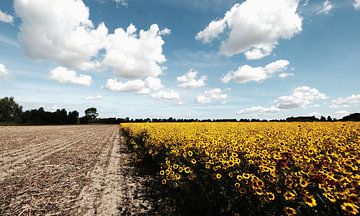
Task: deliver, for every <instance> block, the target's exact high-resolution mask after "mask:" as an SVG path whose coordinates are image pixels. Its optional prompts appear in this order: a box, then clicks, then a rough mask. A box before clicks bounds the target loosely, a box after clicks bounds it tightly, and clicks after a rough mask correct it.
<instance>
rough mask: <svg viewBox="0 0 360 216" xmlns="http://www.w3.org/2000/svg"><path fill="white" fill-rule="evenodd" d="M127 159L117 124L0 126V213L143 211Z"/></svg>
mask: <svg viewBox="0 0 360 216" xmlns="http://www.w3.org/2000/svg"><path fill="white" fill-rule="evenodd" d="M132 161H133V155H132V153H131V152H130V151H129V150H128V148H127V146H126V145H125V142H124V139H123V137H122V136H121V134H120V132H119V127H118V126H117V125H115V126H114V125H86V126H24V127H17V126H16V127H0V189H1V190H0V215H139V214H145V215H146V213H147V212H149V211H150V210H151V204H150V203H149V202H148V201H147V200H146V197H145V196H143V195H141V193H142V191H143V188H142V187H143V184H144V183H145V182H146V181H148V179H143V178H142V177H139V176H135V175H134V172H132V171H131V170H133V167H132V166H133V165H132V164H133V163H132Z"/></svg>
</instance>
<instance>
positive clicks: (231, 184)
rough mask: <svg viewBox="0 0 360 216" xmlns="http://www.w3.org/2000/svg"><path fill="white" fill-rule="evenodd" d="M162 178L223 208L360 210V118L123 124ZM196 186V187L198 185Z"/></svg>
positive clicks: (226, 211) (241, 211)
mask: <svg viewBox="0 0 360 216" xmlns="http://www.w3.org/2000/svg"><path fill="white" fill-rule="evenodd" d="M121 128H122V131H123V134H124V136H125V138H126V140H127V142H128V144H129V145H131V147H132V148H133V149H134V151H135V152H136V153H137V155H138V156H139V158H141V157H143V158H144V157H148V158H151V159H152V160H153V161H155V162H156V164H157V167H156V169H157V176H158V178H159V184H163V187H167V188H171V189H173V190H174V191H177V192H178V193H179V194H182V195H184V194H187V195H189V194H192V195H193V196H194V199H193V201H194V202H197V204H199V205H200V204H201V203H202V202H201V200H207V202H206V203H207V204H206V205H207V206H205V208H209V209H211V211H217V214H222V215H310V214H313V215H358V214H359V211H360V198H359V195H360V194H359V192H360V172H359V165H360V123H354V122H348V123H344V122H331V123H324V122H315V123H287V122H281V123H279V122H276V123H275V122H257V123H215V122H214V123H212V122H208V123H200V122H194V123H123V124H121ZM194 191H196V192H194Z"/></svg>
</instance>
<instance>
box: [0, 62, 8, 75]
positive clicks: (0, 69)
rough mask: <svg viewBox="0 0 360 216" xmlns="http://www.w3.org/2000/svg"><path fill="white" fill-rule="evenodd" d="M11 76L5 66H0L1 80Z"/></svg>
mask: <svg viewBox="0 0 360 216" xmlns="http://www.w3.org/2000/svg"><path fill="white" fill-rule="evenodd" d="M8 75H9V71H8V70H7V69H6V67H5V65H3V64H0V78H2V77H6V76H8Z"/></svg>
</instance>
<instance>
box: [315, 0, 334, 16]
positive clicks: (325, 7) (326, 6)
mask: <svg viewBox="0 0 360 216" xmlns="http://www.w3.org/2000/svg"><path fill="white" fill-rule="evenodd" d="M332 9H333V5H332V3H331V1H329V0H325V1H324V3H323V4H322V5H321V7H320V8H319V10H318V11H317V12H316V14H328V13H329V12H330V11H331V10H332Z"/></svg>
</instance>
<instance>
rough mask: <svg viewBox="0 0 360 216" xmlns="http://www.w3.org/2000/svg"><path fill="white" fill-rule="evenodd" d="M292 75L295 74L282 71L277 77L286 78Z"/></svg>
mask: <svg viewBox="0 0 360 216" xmlns="http://www.w3.org/2000/svg"><path fill="white" fill-rule="evenodd" d="M294 75H295V74H294V73H285V72H283V73H280V74H279V77H280V78H286V77H289V76H294Z"/></svg>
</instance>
